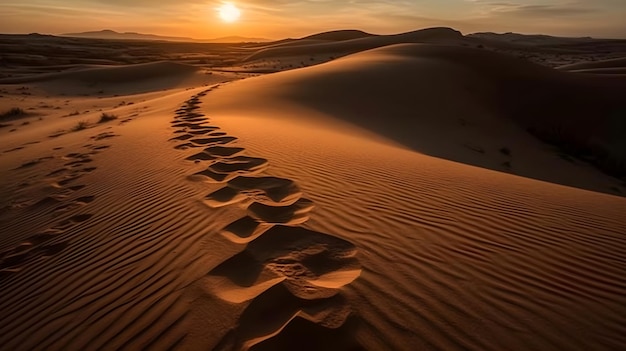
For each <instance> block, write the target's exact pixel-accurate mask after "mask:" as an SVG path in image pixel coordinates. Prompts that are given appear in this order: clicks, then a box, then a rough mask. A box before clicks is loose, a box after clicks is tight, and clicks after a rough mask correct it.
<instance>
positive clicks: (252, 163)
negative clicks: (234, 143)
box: [209, 156, 267, 173]
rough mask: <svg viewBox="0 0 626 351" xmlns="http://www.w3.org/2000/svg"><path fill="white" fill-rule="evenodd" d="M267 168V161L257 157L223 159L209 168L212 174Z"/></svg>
mask: <svg viewBox="0 0 626 351" xmlns="http://www.w3.org/2000/svg"><path fill="white" fill-rule="evenodd" d="M266 166H267V160H266V159H264V158H259V157H249V156H234V157H231V158H224V159H222V160H221V161H219V162H216V163H214V164H212V165H210V166H209V169H211V170H212V171H214V172H219V173H233V172H252V171H255V170H257V169H261V168H264V167H266Z"/></svg>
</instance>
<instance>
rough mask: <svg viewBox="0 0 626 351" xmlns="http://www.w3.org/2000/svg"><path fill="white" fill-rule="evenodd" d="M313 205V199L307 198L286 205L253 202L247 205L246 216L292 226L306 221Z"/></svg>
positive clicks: (265, 221) (260, 220)
mask: <svg viewBox="0 0 626 351" xmlns="http://www.w3.org/2000/svg"><path fill="white" fill-rule="evenodd" d="M314 207H315V205H314V204H313V201H311V200H307V199H299V200H298V201H296V202H295V203H294V204H292V205H288V206H274V205H265V204H262V203H259V202H254V203H252V204H251V205H250V206H248V216H250V217H252V218H254V219H256V220H258V221H259V222H264V223H272V224H282V225H291V226H294V225H298V224H302V223H304V222H306V221H307V220H308V219H309V213H310V212H311V210H313V208H314Z"/></svg>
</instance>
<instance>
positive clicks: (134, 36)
mask: <svg viewBox="0 0 626 351" xmlns="http://www.w3.org/2000/svg"><path fill="white" fill-rule="evenodd" d="M60 35H61V36H64V37H74V38H93V39H114V40H165V41H184V42H206V43H241V42H267V41H270V40H269V39H263V38H246V37H240V36H229V37H222V38H217V39H194V38H187V37H169V36H161V35H155V34H143V33H134V32H124V33H120V32H116V31H114V30H110V29H105V30H100V31H92V32H82V33H65V34H60Z"/></svg>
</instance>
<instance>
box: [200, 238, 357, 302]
mask: <svg viewBox="0 0 626 351" xmlns="http://www.w3.org/2000/svg"><path fill="white" fill-rule="evenodd" d="M356 254H357V250H356V247H355V246H354V245H352V244H351V243H350V242H348V241H345V240H342V239H339V238H337V237H334V236H332V235H328V234H323V233H319V232H314V231H311V230H308V229H304V228H301V227H285V226H274V227H272V228H271V229H269V230H267V231H266V232H265V233H264V234H263V235H261V236H259V237H258V238H257V239H256V240H254V241H252V242H250V243H249V244H248V246H247V247H246V249H245V250H244V251H242V252H241V253H239V254H237V255H235V256H233V257H231V258H230V259H228V260H227V261H225V262H224V263H222V264H221V265H219V266H217V267H216V268H215V269H213V270H212V271H211V272H210V273H209V275H208V277H207V279H208V281H207V282H210V284H207V287H208V288H209V289H211V290H215V291H213V292H214V293H215V294H216V295H218V296H219V297H220V298H222V299H224V300H226V301H230V302H237V303H241V302H244V301H248V300H251V299H254V298H255V297H257V296H258V295H259V294H261V293H262V292H263V291H258V289H256V288H257V287H258V285H260V284H261V285H264V286H265V285H267V284H272V285H275V284H283V285H285V287H286V288H287V289H288V290H289V291H290V292H291V293H292V294H293V295H295V296H297V297H298V298H301V299H305V300H314V299H320V298H328V297H331V296H334V295H336V294H337V293H338V292H339V289H340V288H341V287H343V286H344V285H346V284H349V283H351V282H352V281H353V280H355V279H356V278H357V277H358V276H359V275H360V274H361V268H360V264H359V261H358V260H357V258H356V257H355V256H356ZM242 267H246V269H242ZM267 288H269V287H267Z"/></svg>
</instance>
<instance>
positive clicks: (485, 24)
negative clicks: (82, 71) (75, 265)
mask: <svg viewBox="0 0 626 351" xmlns="http://www.w3.org/2000/svg"><path fill="white" fill-rule="evenodd" d="M221 3H222V2H221V1H200V0H186V1H173V0H165V1H160V2H158V3H156V2H153V1H148V0H131V1H122V0H107V1H104V0H81V1H79V0H71V1H54V0H30V1H13V0H11V1H9V2H4V1H3V3H2V4H0V32H1V33H31V32H39V33H49V34H58V33H67V32H78V31H88V30H99V29H104V28H108V29H114V30H118V31H137V32H149V33H154V34H161V35H177V36H185V37H195V38H206V37H216V36H226V35H240V36H255V37H258V36H263V37H268V38H283V37H287V36H290V37H293V36H298V35H300V36H303V35H307V34H311V33H315V32H320V31H325V30H334V29H338V28H356V29H361V30H365V31H370V32H376V33H380V34H388V33H398V32H403V31H408V30H413V29H415V28H420V27H431V26H450V27H454V28H456V29H458V30H461V31H462V32H465V33H467V32H477V31H499V32H507V31H513V32H520V33H542V34H551V35H560V36H593V37H602V38H626V26H624V25H623V19H624V18H626V2H624V1H623V0H598V1H593V2H592V1H559V0H530V1H523V2H522V1H510V2H494V1H489V0H441V1H434V0H417V1H408V0H401V1H372V0H354V1H327V0H300V1H284V0H269V1H266V0H263V1H261V0H248V1H235V3H236V4H237V6H238V7H240V8H241V9H242V13H243V14H242V18H241V21H239V22H237V23H224V22H223V21H220V20H219V18H218V17H217V16H216V14H215V9H216V8H217V7H218V6H220V5H221Z"/></svg>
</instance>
